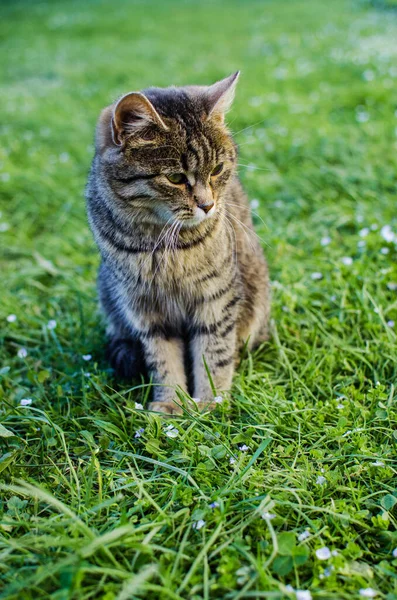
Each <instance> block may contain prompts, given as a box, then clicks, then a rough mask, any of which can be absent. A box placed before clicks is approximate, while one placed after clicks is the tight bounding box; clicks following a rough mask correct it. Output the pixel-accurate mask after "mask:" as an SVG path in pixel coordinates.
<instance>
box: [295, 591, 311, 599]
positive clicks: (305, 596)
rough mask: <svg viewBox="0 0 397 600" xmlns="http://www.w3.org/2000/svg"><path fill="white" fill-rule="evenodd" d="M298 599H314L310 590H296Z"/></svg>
mask: <svg viewBox="0 0 397 600" xmlns="http://www.w3.org/2000/svg"><path fill="white" fill-rule="evenodd" d="M296 600H312V595H311V593H310V592H309V590H296Z"/></svg>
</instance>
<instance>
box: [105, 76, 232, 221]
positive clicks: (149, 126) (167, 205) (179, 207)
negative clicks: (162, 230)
mask: <svg viewBox="0 0 397 600" xmlns="http://www.w3.org/2000/svg"><path fill="white" fill-rule="evenodd" d="M238 75H239V73H238V72H237V73H235V74H233V75H231V76H230V77H228V78H226V79H223V80H221V81H218V82H217V83H215V84H214V85H211V86H208V87H205V86H188V87H182V88H176V87H170V88H164V89H163V88H149V89H147V90H143V91H142V92H131V93H129V94H126V95H125V96H123V97H122V98H120V100H119V101H118V102H117V103H115V104H114V105H112V106H109V107H107V108H106V109H105V110H104V111H103V112H102V114H101V117H100V119H99V123H98V128H97V140H96V141H97V155H98V157H99V160H100V164H101V166H102V167H103V168H102V173H101V177H103V178H104V179H105V181H106V184H107V185H109V186H110V188H111V189H112V191H113V193H114V196H115V198H116V199H117V203H118V205H119V206H121V207H123V206H124V207H125V210H127V211H128V212H129V213H130V214H131V213H132V212H134V213H135V214H136V216H137V217H138V218H139V217H140V218H141V219H142V220H146V221H147V222H151V223H157V224H159V225H164V224H165V223H169V224H172V223H174V222H178V223H182V224H183V225H182V226H183V227H194V226H197V225H200V223H202V222H204V221H206V220H207V219H211V218H212V217H213V216H214V215H216V214H217V212H218V211H219V210H221V206H222V200H223V192H224V190H225V188H226V186H227V184H228V182H229V180H230V178H231V177H232V175H233V173H234V171H235V167H236V147H235V144H234V142H233V140H232V138H231V135H230V133H229V132H228V130H227V128H226V126H225V123H224V115H225V113H226V112H227V110H228V109H229V108H230V106H231V104H232V101H233V97H234V92H235V87H236V83H237V80H238Z"/></svg>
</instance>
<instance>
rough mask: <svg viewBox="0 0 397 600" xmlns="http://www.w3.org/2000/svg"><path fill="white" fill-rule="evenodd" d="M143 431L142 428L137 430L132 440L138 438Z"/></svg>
mask: <svg viewBox="0 0 397 600" xmlns="http://www.w3.org/2000/svg"><path fill="white" fill-rule="evenodd" d="M144 431H145V429H144V427H141V428H140V429H138V430H137V431H136V432H135V434H134V438H140V437H141V435H142V433H143V432H144Z"/></svg>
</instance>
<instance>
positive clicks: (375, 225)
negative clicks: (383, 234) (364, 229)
mask: <svg viewBox="0 0 397 600" xmlns="http://www.w3.org/2000/svg"><path fill="white" fill-rule="evenodd" d="M378 227H379V226H378V223H372V225H371V231H376V230H377V229H378Z"/></svg>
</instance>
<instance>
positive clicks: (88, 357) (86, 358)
mask: <svg viewBox="0 0 397 600" xmlns="http://www.w3.org/2000/svg"><path fill="white" fill-rule="evenodd" d="M81 358H82V359H83V360H85V361H86V362H88V361H89V360H91V358H92V355H91V354H83V356H82V357H81Z"/></svg>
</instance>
